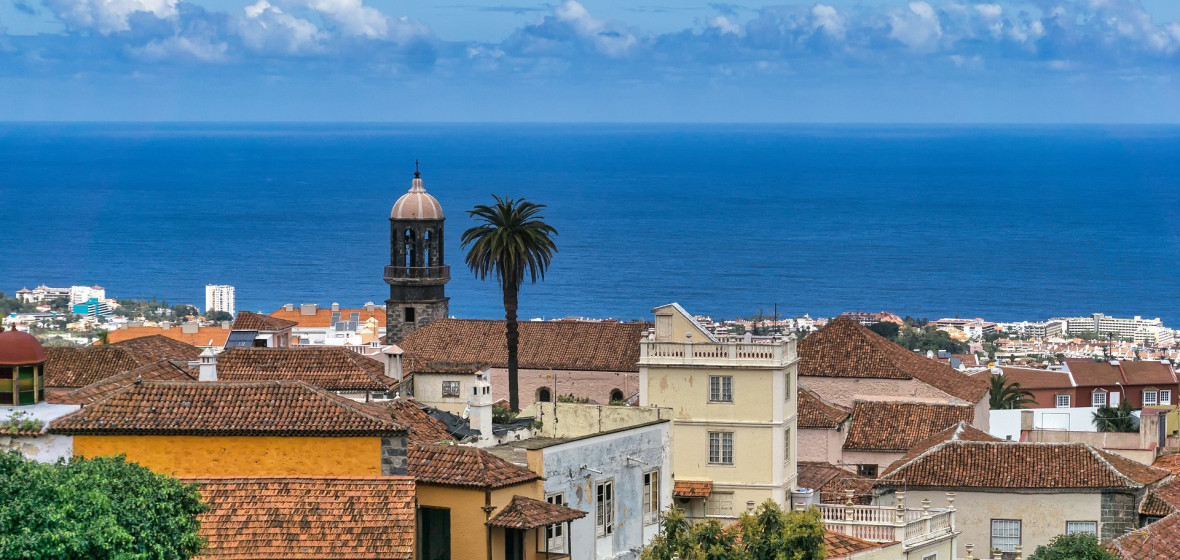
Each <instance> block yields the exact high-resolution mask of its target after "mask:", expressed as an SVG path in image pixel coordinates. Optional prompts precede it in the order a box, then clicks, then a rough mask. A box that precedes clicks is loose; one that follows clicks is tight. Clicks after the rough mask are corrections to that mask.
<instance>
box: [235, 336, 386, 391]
mask: <svg viewBox="0 0 1180 560" xmlns="http://www.w3.org/2000/svg"><path fill="white" fill-rule="evenodd" d="M217 380H218V381H274V380H291V381H305V382H307V383H310V384H312V385H315V386H317V387H321V388H323V389H327V390H329V391H366V390H367V391H384V390H386V389H388V388H389V387H390V386H392V385H394V384H395V383H397V381H396V380H394V379H393V378H390V377H386V376H385V366H384V365H382V364H381V362H378V361H377V360H374V359H373V358H370V357H368V356H362V355H360V354H357V353H356V352H353V351H352V350H349V349H347V348H344V347H340V346H313V347H309V348H256V347H249V346H238V347H233V348H227V349H226V350H225V351H224V352H222V353H220V354H218V355H217Z"/></svg>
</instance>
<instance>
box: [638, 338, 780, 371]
mask: <svg viewBox="0 0 1180 560" xmlns="http://www.w3.org/2000/svg"><path fill="white" fill-rule="evenodd" d="M794 360H795V340H794V339H786V340H776V341H773V342H767V343H756V342H755V343H751V342H655V341H652V340H643V341H640V343H639V363H640V364H644V363H647V364H665V365H667V364H685V365H690V364H701V365H704V364H720V363H728V364H746V365H770V366H777V365H785V364H788V363H790V362H792V361H794Z"/></svg>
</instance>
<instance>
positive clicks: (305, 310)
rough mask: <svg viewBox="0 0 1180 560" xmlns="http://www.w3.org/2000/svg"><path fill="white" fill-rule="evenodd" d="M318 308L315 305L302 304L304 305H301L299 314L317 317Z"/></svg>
mask: <svg viewBox="0 0 1180 560" xmlns="http://www.w3.org/2000/svg"><path fill="white" fill-rule="evenodd" d="M317 308H319V306H318V305H316V304H314V303H302V304H299V314H300V315H315V312H316V309H317Z"/></svg>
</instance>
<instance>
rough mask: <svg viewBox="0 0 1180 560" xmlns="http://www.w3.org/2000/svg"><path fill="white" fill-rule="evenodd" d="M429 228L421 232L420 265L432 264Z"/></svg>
mask: <svg viewBox="0 0 1180 560" xmlns="http://www.w3.org/2000/svg"><path fill="white" fill-rule="evenodd" d="M430 237H431V236H430V230H426V232H425V233H423V234H422V266H432V263H431V262H430Z"/></svg>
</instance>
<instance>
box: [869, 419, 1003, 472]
mask: <svg viewBox="0 0 1180 560" xmlns="http://www.w3.org/2000/svg"><path fill="white" fill-rule="evenodd" d="M948 441H1005V440H1002V439H1000V438H998V437H995V436H993V435H991V434H989V433H987V432H984V431H982V430H980V429H979V428H976V427H975V426H972V425H971V423H969V422H958V423H956V424H954V425H953V426H950V427H948V428H947V429H945V430H943V431H941V432H938V433H936V434H934V435H932V436H930V437H928V438H926V439H924V440H922V441H919V442H918V443H915V444H914V446H913V447H911V448H910V450H909V451H907V452H906V454H905V455H902V456H901V458H900V459H898V460H897V461H894V462H893V464H891V465H889V467H887V468H886V469H885V472H890V471H892V470H893V469H895V468H897V467H900V466H901V465H904V464H905V463H908V462H909V461H911V460H913V459H914V458H915V457H917V456H919V455H921V454H923V453H925V452H926V451H927V450H928V449H930V448H931V447H934V446H935V445H938V444H940V443H945V442H948Z"/></svg>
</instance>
